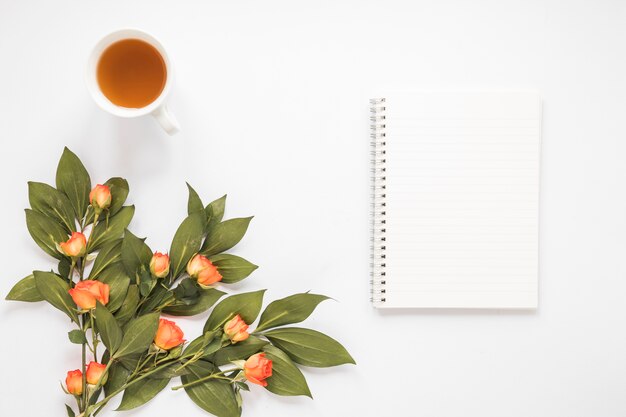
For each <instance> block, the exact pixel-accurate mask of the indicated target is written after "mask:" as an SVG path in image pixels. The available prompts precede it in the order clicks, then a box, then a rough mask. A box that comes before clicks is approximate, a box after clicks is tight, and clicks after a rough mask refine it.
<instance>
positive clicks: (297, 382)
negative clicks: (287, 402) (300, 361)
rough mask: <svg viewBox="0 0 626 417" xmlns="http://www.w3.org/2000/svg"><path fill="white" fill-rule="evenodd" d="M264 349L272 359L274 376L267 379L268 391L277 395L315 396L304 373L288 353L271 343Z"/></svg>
mask: <svg viewBox="0 0 626 417" xmlns="http://www.w3.org/2000/svg"><path fill="white" fill-rule="evenodd" d="M263 351H264V352H265V353H266V357H267V358H268V359H271V361H272V376H270V377H269V378H267V379H266V380H265V381H267V387H265V388H266V389H267V390H268V391H270V392H273V393H274V394H277V395H284V396H294V395H306V396H307V397H310V398H313V397H312V396H311V391H310V390H309V386H308V385H307V383H306V379H305V378H304V375H302V372H301V371H300V370H299V369H298V367H297V366H296V365H294V363H293V362H292V360H291V359H289V356H287V354H285V353H284V352H283V351H281V350H280V349H278V348H276V347H274V346H271V345H266V346H265V347H264V348H263Z"/></svg>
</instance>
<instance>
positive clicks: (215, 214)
mask: <svg viewBox="0 0 626 417" xmlns="http://www.w3.org/2000/svg"><path fill="white" fill-rule="evenodd" d="M225 209H226V194H224V195H223V196H222V197H220V198H218V199H217V200H214V201H212V202H210V203H209V204H208V205H207V206H206V207H205V209H204V211H205V212H206V216H207V219H208V222H209V227H208V228H209V230H210V229H213V227H214V226H215V225H216V224H219V222H221V221H222V219H223V218H224V211H225Z"/></svg>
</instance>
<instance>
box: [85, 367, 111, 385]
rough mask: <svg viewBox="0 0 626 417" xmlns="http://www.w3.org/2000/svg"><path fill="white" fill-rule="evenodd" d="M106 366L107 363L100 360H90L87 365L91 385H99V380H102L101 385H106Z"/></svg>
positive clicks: (88, 380) (88, 381) (88, 379)
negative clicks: (99, 361)
mask: <svg viewBox="0 0 626 417" xmlns="http://www.w3.org/2000/svg"><path fill="white" fill-rule="evenodd" d="M106 368H107V367H106V365H102V364H100V363H98V362H93V361H92V362H89V365H88V366H87V383H88V384H89V385H98V382H100V384H101V385H104V383H105V382H106V379H107V378H106V374H105V370H106ZM100 378H102V381H100Z"/></svg>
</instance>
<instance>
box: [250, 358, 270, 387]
mask: <svg viewBox="0 0 626 417" xmlns="http://www.w3.org/2000/svg"><path fill="white" fill-rule="evenodd" d="M243 373H244V375H245V376H246V379H247V380H248V381H250V382H252V383H253V384H257V385H261V386H262V387H266V386H267V381H266V380H265V379H267V378H269V377H270V376H272V361H271V360H270V359H267V358H266V357H265V353H257V354H256V355H252V356H250V357H249V358H248V360H247V361H246V363H245V364H244V366H243Z"/></svg>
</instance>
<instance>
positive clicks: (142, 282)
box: [137, 266, 157, 297]
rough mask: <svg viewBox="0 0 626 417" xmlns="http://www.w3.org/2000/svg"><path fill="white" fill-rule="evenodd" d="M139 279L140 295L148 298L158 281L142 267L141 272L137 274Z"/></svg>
mask: <svg viewBox="0 0 626 417" xmlns="http://www.w3.org/2000/svg"><path fill="white" fill-rule="evenodd" d="M137 277H138V278H139V294H141V296H142V297H147V296H148V295H149V294H150V292H151V291H152V290H153V289H154V287H155V285H156V283H157V279H156V278H155V277H153V276H152V274H151V273H150V272H149V271H147V270H146V268H145V267H144V266H141V267H140V271H138V272H137Z"/></svg>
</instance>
